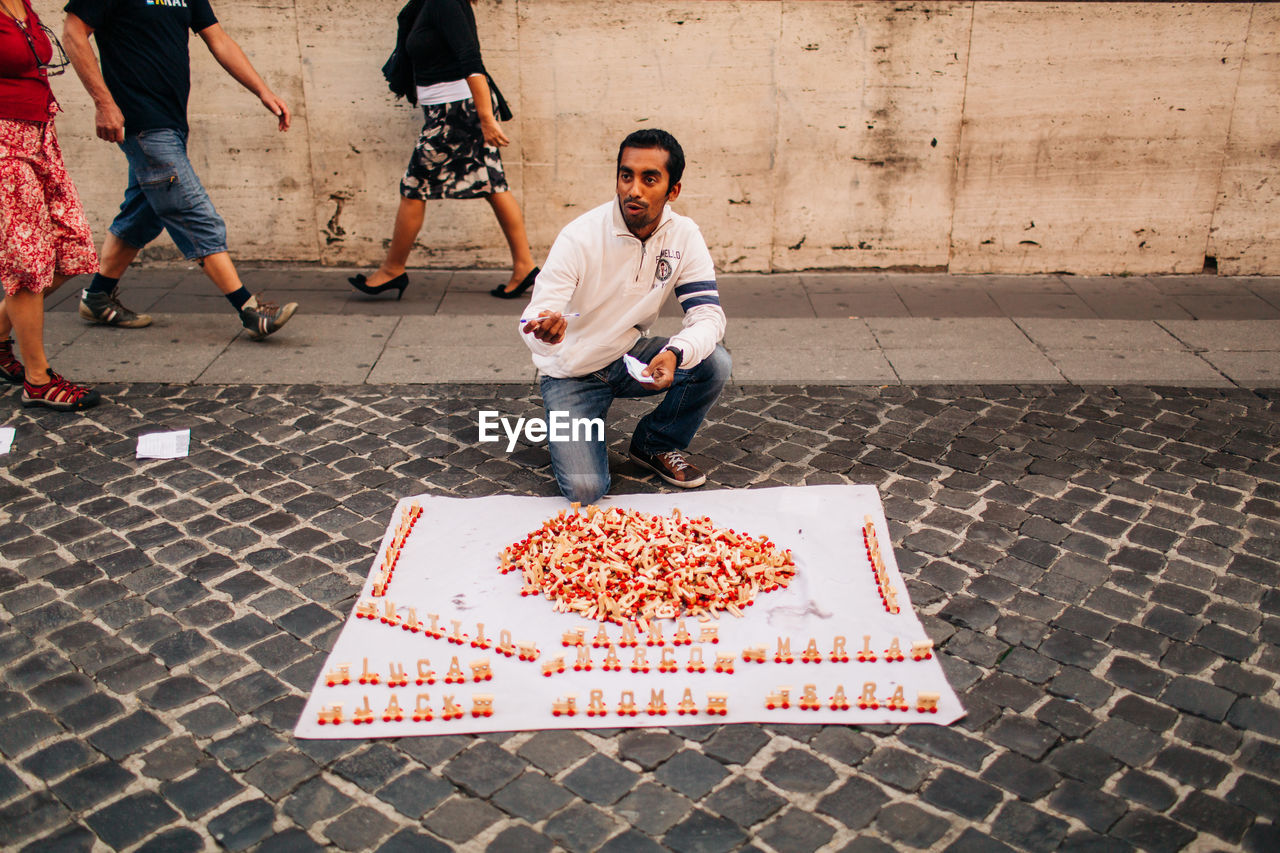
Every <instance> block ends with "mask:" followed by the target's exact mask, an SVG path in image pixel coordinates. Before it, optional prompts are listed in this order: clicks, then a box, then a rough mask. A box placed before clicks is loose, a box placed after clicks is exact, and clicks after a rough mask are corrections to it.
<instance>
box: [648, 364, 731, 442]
mask: <svg viewBox="0 0 1280 853" xmlns="http://www.w3.org/2000/svg"><path fill="white" fill-rule="evenodd" d="M651 340H653V341H654V342H655V343H656V342H657V341H661V343H657V345H656V346H653V345H652V344H650V347H649V348H652V352H651V353H647V355H648V358H645V357H643V356H642V355H640V354H637V353H636V351H635V349H634V348H633V350H632V354H633V355H636V357H637V358H640V359H641V360H642V361H646V362H647V361H648V360H649V359H651V358H653V357H654V356H655V355H657V354H658V352H660V351H661V349H662V347H663V346H665V345H666V341H665V340H662V339H651ZM732 369H733V359H732V358H731V357H730V355H729V351H728V350H726V349H725V348H724V347H723V346H722V345H720V344H717V345H716V348H715V350H714V351H712V353H711V355H709V356H707V357H706V358H704V359H703V360H702V361H700V362H698V364H696V365H695V366H693V367H691V368H689V369H687V370H686V369H683V368H681V369H678V370H676V376H675V381H674V382H672V384H671V387H670V388H668V389H667V391H666V395H665V396H664V397H663V398H662V402H661V403H659V404H658V407H657V408H656V409H654V410H653V411H652V412H650V413H649V414H647V415H645V416H644V417H643V418H641V419H640V423H638V424H636V431H635V435H634V436H633V437H632V439H631V448H632V450H635V451H638V452H639V453H641V454H643V455H646V456H651V455H653V454H656V453H663V452H665V451H668V450H684V449H685V448H687V447H688V446H689V442H691V441H693V436H694V434H696V433H697V431H698V428H699V427H701V426H702V421H703V419H705V418H706V416H707V412H709V411H710V410H711V407H712V406H714V405H715V403H716V400H718V399H720V392H721V391H723V390H724V386H725V383H726V382H728V381H729V374H730V372H731V371H732Z"/></svg>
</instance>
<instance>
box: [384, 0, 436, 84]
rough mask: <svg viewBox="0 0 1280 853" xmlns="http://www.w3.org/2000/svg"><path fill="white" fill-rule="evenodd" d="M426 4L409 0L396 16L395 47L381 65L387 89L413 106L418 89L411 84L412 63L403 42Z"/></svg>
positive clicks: (422, 0)
mask: <svg viewBox="0 0 1280 853" xmlns="http://www.w3.org/2000/svg"><path fill="white" fill-rule="evenodd" d="M426 2H427V0H409V2H408V3H406V4H404V8H403V9H401V10H400V14H398V15H396V46H395V49H394V50H393V51H391V56H390V57H388V59H387V61H386V62H384V63H383V65H382V76H383V77H385V78H386V79H387V87H388V88H389V89H391V91H392V92H393V93H394V94H395V95H396V96H397V97H401V98H404V99H405V100H407V101H408V102H409V103H411V104H413V105H414V106H417V104H418V87H417V85H416V84H414V82H413V61H412V60H411V59H410V58H409V55H408V52H407V51H406V50H405V41H406V40H407V39H408V38H409V30H411V29H413V22H414V21H416V20H417V19H418V13H419V12H421V11H422V7H423V6H424V5H426Z"/></svg>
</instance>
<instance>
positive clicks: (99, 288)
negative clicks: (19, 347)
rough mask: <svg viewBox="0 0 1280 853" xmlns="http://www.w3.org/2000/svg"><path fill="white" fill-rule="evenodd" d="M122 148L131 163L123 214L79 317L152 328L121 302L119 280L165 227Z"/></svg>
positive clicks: (112, 227) (147, 317)
mask: <svg viewBox="0 0 1280 853" xmlns="http://www.w3.org/2000/svg"><path fill="white" fill-rule="evenodd" d="M120 147H121V148H122V149H124V151H125V156H126V158H128V160H129V184H128V186H126V187H125V191H124V201H123V202H121V204H120V211H119V212H118V213H117V214H116V218H115V220H113V221H112V223H111V225H110V227H109V228H108V229H107V236H106V239H105V240H103V242H102V252H101V253H100V255H99V258H98V272H97V273H96V274H95V275H94V276H93V278H92V279H90V280H89V286H88V287H86V288H85V289H84V292H83V293H82V294H81V296H80V316H81V317H83V318H84V319H86V320H90V321H93V322H95V323H103V324H105V325H108V326H119V327H121V328H125V329H140V328H143V327H144V326H150V325H151V316H150V315H149V314H139V313H138V312H136V311H133V310H132V309H129V308H126V307H125V306H124V305H122V304H121V303H120V293H119V290H118V288H119V284H120V279H121V278H122V277H123V276H124V273H125V270H127V269H128V268H129V264H131V263H133V259H134V258H136V257H137V256H138V252H140V251H141V250H142V247H143V246H145V245H147V244H148V243H150V242H151V241H152V240H154V239H155V238H156V237H159V236H160V232H161V231H162V230H163V228H164V225H163V224H162V223H161V222H160V217H158V216H157V215H156V212H155V211H154V210H152V209H151V205H150V204H149V203H148V202H147V197H146V195H145V194H144V193H143V191H142V187H141V186H140V185H139V182H138V176H137V172H136V171H135V170H134V162H133V161H134V158H133V156H131V155H130V154H129V149H128V148H127V147H126V146H124V145H121V146H120Z"/></svg>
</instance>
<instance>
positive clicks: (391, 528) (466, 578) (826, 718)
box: [294, 486, 964, 738]
mask: <svg viewBox="0 0 1280 853" xmlns="http://www.w3.org/2000/svg"><path fill="white" fill-rule="evenodd" d="M415 502H416V503H418V504H420V505H421V506H422V509H423V512H422V517H421V519H420V520H419V521H418V523H417V525H416V526H415V527H414V529H413V532H412V534H411V535H410V536H409V537H408V540H407V541H406V543H405V545H404V547H403V549H402V551H401V555H400V559H399V562H398V564H397V568H396V570H395V573H394V575H393V578H392V582H391V584H390V586H389V587H388V590H387V594H386V595H385V596H384V597H381V598H377V597H372V596H371V592H372V587H373V580H374V577H375V575H376V574H377V571H378V568H379V567H380V566H381V565H382V560H383V554H384V552H385V551H386V549H387V548H388V545H389V544H390V542H391V541H392V537H393V535H394V532H395V528H396V526H397V525H398V524H399V520H400V518H401V513H402V511H403V510H405V508H406V507H408V506H410V505H411V504H413V503H415ZM600 506H601V507H603V508H608V507H610V506H622V507H625V508H631V509H636V510H641V511H644V512H650V513H662V514H666V513H670V512H671V510H672V509H674V508H676V507H679V508H680V510H681V512H682V513H684V514H685V515H686V516H702V515H706V516H710V518H711V520H712V522H713V523H714V524H715V525H716V526H717V527H726V528H733V529H735V530H737V531H738V532H740V533H747V534H750V535H751V536H760V535H767V536H769V537H770V539H772V540H773V542H774V543H775V544H777V545H778V546H780V547H783V548H790V549H791V550H792V555H793V557H794V559H795V563H796V576H795V578H794V580H793V581H792V583H791V585H790V586H789V587H788V588H786V589H780V590H777V591H775V592H771V593H762V594H760V595H759V596H757V598H756V604H755V605H754V606H752V607H749V608H746V609H745V611H744V612H745V616H744V617H743V618H741V619H738V618H735V617H733V616H730V615H727V614H726V615H723V616H722V617H721V618H720V619H718V620H715V621H714V622H712V623H700V622H699V621H698V620H697V619H687V620H685V621H686V624H687V626H688V630H689V632H690V633H691V634H692V635H693V636H694V638H695V640H696V639H697V637H698V636H699V626H700V624H715V625H716V626H717V628H718V633H719V643H718V644H715V645H712V644H709V643H703V644H697V643H695V645H702V647H703V655H704V660H705V663H706V667H707V672H706V673H705V674H697V673H689V672H686V671H685V664H686V662H687V660H688V657H689V654H688V649H689V647H688V646H681V647H677V649H676V655H675V657H676V660H677V661H678V662H679V663H680V670H679V671H677V672H675V673H666V674H663V673H658V672H657V671H656V664H657V662H658V660H659V659H660V658H661V650H660V649H657V648H651V649H649V650H648V658H649V663H650V667H651V672H650V673H648V674H633V673H631V672H630V671H629V670H628V666H629V664H630V663H631V660H632V655H633V651H632V650H630V649H621V648H620V649H618V654H619V657H620V658H621V660H622V666H623V669H622V671H621V672H604V671H602V670H601V668H600V664H601V662H602V661H603V659H604V654H605V651H604V649H591V652H592V661H593V669H592V671H590V672H575V671H574V670H573V664H574V662H575V660H576V659H577V650H576V649H574V648H565V647H564V646H562V645H561V637H562V635H563V634H564V632H565V631H569V630H572V629H574V628H584V629H585V634H586V638H587V642H588V645H589V644H590V641H591V639H592V638H593V637H594V636H595V634H596V631H597V629H598V627H599V625H600V624H601V623H597V622H595V621H587V620H584V619H581V618H578V617H577V616H573V615H569V614H563V613H556V612H555V611H554V610H553V609H552V602H551V601H549V600H547V599H546V598H543V597H540V596H539V597H522V596H521V595H520V589H521V587H522V586H523V579H522V578H521V576H520V573H519V572H518V571H513V572H511V573H509V574H506V575H504V574H501V573H500V572H499V571H498V569H497V566H498V554H499V552H501V551H502V549H504V548H505V547H507V546H508V545H509V544H511V543H513V542H516V541H519V540H521V539H523V538H524V537H525V536H527V535H528V534H529V533H530V532H532V531H534V530H536V529H538V528H539V527H540V526H541V525H542V523H543V522H544V521H546V520H547V519H548V518H550V517H551V516H553V515H555V514H556V513H557V512H559V511H560V510H561V509H565V508H566V507H565V501H564V500H563V499H562V498H534V497H515V496H504V495H499V496H492V497H482V498H469V499H468V498H448V497H441V496H436V495H419V496H416V497H410V498H405V499H403V500H401V501H400V503H399V504H398V505H397V507H396V510H395V512H394V514H393V515H392V520H391V523H390V524H389V525H388V529H387V532H386V535H385V536H384V537H383V541H382V545H381V547H380V548H379V550H378V555H377V557H376V558H375V560H374V562H373V566H372V568H371V570H370V573H369V577H368V578H367V579H366V581H365V585H364V587H363V589H362V592H361V595H360V597H359V599H358V601H359V602H367V601H374V602H376V603H377V606H378V609H379V612H380V613H381V612H382V611H383V610H384V608H385V602H386V601H388V600H390V601H392V602H393V604H394V606H395V608H396V611H397V613H398V614H399V615H400V616H401V617H403V616H405V615H407V614H408V608H409V607H413V608H415V610H416V614H417V617H418V619H419V620H421V621H423V622H426V620H427V614H429V613H436V614H438V615H439V617H440V625H441V626H443V627H444V628H446V629H447V630H451V629H452V620H455V619H456V620H459V621H460V622H461V623H462V631H464V632H465V633H467V634H468V635H472V636H474V635H475V632H476V623H483V624H484V633H485V635H486V637H488V638H489V639H490V640H492V641H496V640H497V639H498V637H499V634H500V632H501V631H502V630H504V629H505V630H507V631H509V632H510V633H511V635H512V639H513V640H514V641H515V642H517V643H518V642H523V641H536V644H537V648H538V650H539V652H540V655H539V658H538V660H537V661H536V662H532V663H530V662H524V661H520V660H517V659H515V658H507V657H504V656H503V655H501V654H498V653H497V652H496V651H495V650H494V649H489V650H487V651H482V650H477V649H473V648H471V647H470V646H469V645H467V646H459V645H456V644H452V643H449V642H448V641H447V639H439V640H437V639H433V638H430V637H426V636H424V635H423V634H421V633H411V632H408V631H405V630H403V628H400V627H393V626H388V625H385V624H383V623H381V622H379V621H377V620H369V619H363V618H357V617H356V616H355V613H354V610H353V612H352V613H351V614H350V615H349V616H348V618H347V622H346V625H345V626H344V627H343V630H342V631H341V633H340V635H339V636H338V639H337V641H336V642H335V644H334V647H333V650H332V651H331V652H330V654H329V656H328V659H327V660H326V661H325V664H324V667H323V668H322V670H321V672H320V674H319V676H318V677H317V679H316V683H315V686H314V687H313V688H312V691H311V695H310V696H309V697H308V699H307V703H306V706H305V708H304V709H303V712H302V716H301V718H300V719H299V721H298V725H297V727H296V729H295V731H294V734H295V735H296V736H297V737H300V738H351V737H399V736H406V735H428V734H448V733H455V734H456V733H469V732H487V731H516V730H527V729H551V728H591V727H620V726H661V725H690V724H695V723H738V722H779V723H827V724H832V723H844V724H876V723H935V724H948V723H951V722H954V721H955V720H957V719H959V718H960V717H961V716H963V715H964V709H963V708H962V707H961V705H960V702H959V700H958V698H957V697H956V695H955V693H954V691H952V690H951V688H950V686H949V685H948V684H947V681H946V677H945V676H944V674H943V671H942V667H941V666H939V664H938V661H937V658H936V656H934V657H931V658H928V659H925V660H921V661H915V660H912V658H911V656H910V648H911V644H912V643H913V642H917V641H923V640H927V639H928V636H927V635H926V634H925V631H924V629H923V627H922V626H921V624H920V621H919V619H918V618H917V617H916V615H915V613H914V611H913V609H912V607H911V604H910V599H909V597H908V594H907V589H906V586H905V585H904V583H903V579H902V577H901V575H900V574H899V573H898V567H897V563H896V561H895V560H894V556H893V551H892V548H891V547H890V545H889V530H888V525H887V523H886V521H885V517H884V510H883V507H882V505H881V503H880V497H879V494H878V493H877V492H876V490H875V488H874V487H872V486H808V487H783V488H771V489H747V490H700V491H697V492H689V493H684V494H646V495H620V496H616V497H608V498H605V499H604V500H602V501H601V502H600ZM867 515H870V516H871V518H872V519H873V521H874V524H875V527H876V531H877V534H878V539H879V542H880V546H881V552H882V555H883V558H884V561H885V563H886V565H887V569H888V574H889V578H890V581H891V583H892V585H893V587H894V588H895V589H896V590H897V592H898V603H899V606H900V612H899V613H897V614H890V613H888V612H886V610H885V608H884V606H883V604H882V603H881V600H880V597H879V595H878V594H877V591H876V581H875V575H874V571H873V570H872V568H871V565H870V562H869V560H868V559H867V556H866V550H865V548H864V545H863V540H862V524H863V518H864V516H867ZM605 624H606V629H607V630H608V632H609V634H610V636H611V637H613V638H615V639H616V638H618V637H619V636H620V634H621V629H620V628H619V626H617V625H612V624H608V623H605ZM675 628H676V623H675V621H674V620H664V621H663V633H664V636H665V637H666V638H667V641H668V644H669V643H670V639H671V637H672V635H673V633H674V630H675ZM838 635H843V636H845V637H846V638H847V639H848V651H849V653H850V656H851V661H850V662H849V663H831V662H830V661H828V660H827V656H828V654H829V653H830V651H831V648H832V643H833V639H834V638H835V637H836V636H838ZM864 635H870V637H871V643H870V645H871V648H872V650H873V651H875V652H876V653H877V661H876V662H874V663H871V662H867V663H859V662H857V661H856V657H855V656H856V653H857V651H858V650H860V649H861V648H862V647H863V637H864ZM779 637H783V638H789V639H790V642H791V650H792V653H793V655H794V656H795V663H791V664H785V663H783V664H780V663H775V662H774V661H773V656H774V652H775V651H776V649H777V645H778V638H779ZM810 638H814V639H815V640H816V642H817V646H818V649H819V650H820V651H821V652H822V654H823V662H821V663H809V664H805V663H801V661H800V656H801V654H802V652H803V651H804V649H805V648H806V646H807V645H808V642H809V639H810ZM894 638H897V639H898V641H899V645H900V647H901V649H902V651H903V653H904V654H906V655H907V657H906V660H904V661H900V662H887V661H886V660H885V659H884V654H883V653H884V651H885V650H886V649H887V648H888V647H889V645H890V643H891V641H892V640H893V639H894ZM640 639H641V645H642V646H643V641H644V635H643V634H641V635H640ZM748 646H764V647H765V650H766V652H767V655H768V658H767V662H766V663H763V664H759V663H747V662H745V661H744V660H743V658H742V650H743V649H744V648H746V647H748ZM717 651H718V652H721V653H729V652H731V653H732V654H733V655H734V672H733V673H732V674H724V673H715V672H714V671H713V664H714V662H715V657H716V652H717ZM558 655H563V656H564V661H565V667H566V671H565V672H564V673H562V674H556V675H553V676H550V677H546V676H544V675H543V674H542V664H543V663H544V662H546V661H548V660H550V659H551V658H553V657H555V656H558ZM454 656H457V658H458V662H459V664H460V665H461V667H462V670H463V671H464V672H466V673H468V674H470V667H469V664H470V663H471V662H472V661H474V660H479V659H481V658H486V659H488V661H489V663H490V665H491V667H492V670H493V674H494V677H493V679H492V680H491V681H484V682H479V683H473V682H471V681H468V682H467V683H465V684H454V685H448V684H443V683H442V682H441V681H440V680H439V679H441V678H443V676H444V674H445V672H446V671H447V670H448V668H449V665H450V661H451V659H452V658H453V657H454ZM423 658H425V659H428V660H429V661H430V669H432V670H434V671H435V673H436V677H437V681H436V683H435V684H430V685H424V686H421V687H419V686H416V685H415V684H414V678H415V676H416V673H417V669H418V666H417V662H418V660H419V659H423ZM366 660H367V661H368V666H369V669H370V671H373V672H377V673H378V674H379V676H380V683H379V684H378V685H361V684H359V683H358V678H359V676H360V674H361V672H362V669H363V666H364V662H365V661H366ZM343 664H346V665H347V666H348V667H349V670H350V673H351V683H350V684H347V685H341V684H339V685H337V686H335V687H329V686H327V685H326V683H325V679H326V674H327V673H328V672H330V671H331V670H333V669H335V668H337V667H339V666H341V665H343ZM392 664H400V665H402V666H403V667H404V670H405V672H406V673H407V674H408V676H409V684H408V685H407V686H405V687H396V688H391V687H387V686H385V685H386V680H387V675H388V671H389V667H390V665H392ZM868 682H874V683H875V685H876V687H875V690H874V695H875V696H876V697H877V698H878V700H879V701H880V702H881V703H882V704H881V707H880V708H879V709H874V710H873V709H867V710H862V709H859V708H858V706H857V701H858V698H859V697H860V696H861V695H862V693H863V686H864V685H865V684H866V683H868ZM806 684H814V685H816V688H817V694H818V697H819V699H820V700H821V702H822V706H821V708H820V709H819V710H816V711H815V710H800V709H799V708H798V707H797V704H796V703H797V700H798V699H799V698H800V696H801V695H802V694H803V690H804V686H805V685H806ZM837 685H842V686H843V687H844V690H845V693H846V695H847V697H848V699H849V702H850V703H851V708H850V710H847V711H843V710H831V709H830V708H829V707H827V703H828V701H829V699H830V698H831V697H832V695H833V694H834V691H835V688H836V686H837ZM899 685H901V686H902V687H903V688H904V690H903V695H904V697H905V699H906V701H907V703H908V704H909V705H910V710H908V711H898V710H887V709H886V708H885V707H884V706H883V703H884V701H885V700H886V699H887V698H889V697H890V696H891V695H892V694H893V693H894V691H895V689H896V688H897V687H898V686H899ZM783 686H788V687H790V688H791V694H790V695H791V707H790V709H788V710H782V709H775V710H768V709H767V708H766V707H765V697H766V696H767V695H768V694H769V693H771V692H773V691H776V690H777V689H778V688H779V687H783ZM686 688H688V689H690V690H691V692H692V696H693V698H694V699H695V700H696V702H697V703H698V707H699V713H698V714H696V715H679V714H677V713H676V706H677V704H678V703H679V701H680V699H681V697H682V696H683V694H684V690H685V689H686ZM593 689H599V690H602V691H603V699H604V704H605V707H606V708H607V709H608V714H607V715H605V716H587V715H586V713H585V711H586V709H587V707H588V699H589V696H590V693H591V691H592V690H593ZM623 690H630V691H632V692H634V694H635V700H636V703H637V705H638V706H639V710H640V713H639V714H638V715H637V716H634V717H631V716H620V715H619V714H617V713H616V709H617V706H618V703H619V699H620V696H621V692H622V691H623ZM651 690H662V691H663V693H664V696H665V700H666V704H667V707H668V712H667V714H666V715H665V716H650V715H648V714H647V713H646V712H645V709H646V706H647V704H648V702H649V699H650V695H651V692H650V691H651ZM919 692H932V693H937V694H939V696H940V698H939V700H938V703H937V709H938V710H937V712H936V713H920V712H917V711H916V710H915V703H916V699H917V694H918V693H919ZM420 693H425V694H427V695H428V697H429V699H428V700H427V701H426V704H427V705H428V706H429V707H430V709H431V711H432V714H433V716H434V719H433V720H431V721H424V722H413V721H412V719H411V715H412V713H413V710H414V707H415V705H416V703H417V698H418V694H420ZM708 693H727V694H728V696H729V698H728V714H727V715H725V716H715V717H711V716H708V715H707V714H706V713H705V707H706V704H707V694H708ZM393 694H394V695H395V696H396V699H397V702H398V704H399V706H400V707H401V708H402V709H403V712H404V720H403V721H402V722H383V720H382V716H383V712H384V710H385V709H386V707H387V705H388V700H389V698H390V697H391V696H392V695H393ZM475 694H492V696H493V697H494V699H493V715H492V716H489V717H473V716H472V715H471V713H470V711H471V708H472V701H471V700H472V696H473V695H475ZM569 695H574V696H576V700H577V713H576V715H575V716H572V717H568V716H563V715H562V716H555V715H553V714H552V704H553V702H555V701H556V700H558V699H561V698H563V697H567V696H569ZM444 696H452V697H453V699H454V701H455V702H456V703H457V704H458V705H460V706H461V707H462V710H463V711H464V713H465V716H463V717H462V718H461V719H455V720H449V721H446V720H442V719H441V718H440V712H441V710H442V708H443V698H444ZM366 697H367V698H368V706H369V707H370V708H371V709H372V710H373V713H374V717H375V719H374V721H373V722H372V723H366V724H361V725H355V724H352V722H351V718H352V711H353V710H355V709H356V708H361V707H364V700H365V698H366ZM335 705H340V706H341V707H342V718H343V722H342V723H341V724H339V725H333V724H323V725H322V724H320V723H319V722H318V720H319V713H320V711H321V710H322V709H332V707H333V706H335Z"/></svg>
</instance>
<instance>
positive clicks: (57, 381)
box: [22, 369, 102, 412]
mask: <svg viewBox="0 0 1280 853" xmlns="http://www.w3.org/2000/svg"><path fill="white" fill-rule="evenodd" d="M101 401H102V395H101V394H99V393H98V392H97V391H94V390H93V389H92V388H86V387H84V386H83V385H76V384H75V383H73V382H68V381H67V380H65V379H63V378H62V377H61V376H59V375H58V374H56V373H54V372H53V370H52V369H50V370H49V381H48V382H46V383H44V384H43V385H32V384H31V383H30V382H23V383H22V405H24V406H45V407H46V408H50V409H57V410H58V411H61V412H78V411H80V410H81V409H87V408H89V407H90V406H96V405H98V403H100V402H101Z"/></svg>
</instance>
